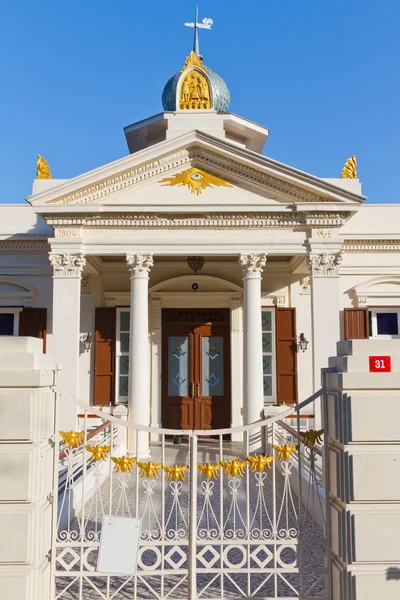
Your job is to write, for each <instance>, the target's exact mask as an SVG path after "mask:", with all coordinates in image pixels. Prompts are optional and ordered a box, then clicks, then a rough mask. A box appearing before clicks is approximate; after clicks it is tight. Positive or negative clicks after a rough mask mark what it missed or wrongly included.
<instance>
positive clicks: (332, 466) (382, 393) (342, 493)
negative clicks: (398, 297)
mask: <svg viewBox="0 0 400 600" xmlns="http://www.w3.org/2000/svg"><path fill="white" fill-rule="evenodd" d="M337 349H338V356H337V357H335V358H332V359H331V360H330V361H329V362H330V367H332V368H334V369H335V372H331V373H327V374H326V386H327V397H326V407H325V410H326V418H325V425H326V431H325V434H326V435H327V436H328V439H327V442H328V457H329V477H327V478H326V480H327V481H328V482H329V486H330V490H329V510H328V515H329V519H328V525H329V526H330V531H331V547H330V558H331V560H330V563H331V574H332V578H331V582H332V595H331V596H329V597H331V598H332V600H376V599H377V598H384V599H385V600H398V598H400V428H399V423H400V402H399V398H400V340H352V341H345V342H343V341H342V342H339V343H338V346H337ZM370 356H390V358H391V364H392V367H391V368H392V371H391V372H388V373H384V372H377V373H372V372H370V370H369V369H370V368H369V357H370Z"/></svg>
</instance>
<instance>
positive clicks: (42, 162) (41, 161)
mask: <svg viewBox="0 0 400 600" xmlns="http://www.w3.org/2000/svg"><path fill="white" fill-rule="evenodd" d="M35 177H36V179H52V176H51V172H50V167H49V163H48V162H47V160H46V159H45V158H43V156H40V154H38V155H37V161H36V175H35Z"/></svg>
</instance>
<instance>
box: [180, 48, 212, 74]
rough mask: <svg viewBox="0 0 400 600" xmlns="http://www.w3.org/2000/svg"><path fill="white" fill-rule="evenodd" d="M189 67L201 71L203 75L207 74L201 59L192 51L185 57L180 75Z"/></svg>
mask: <svg viewBox="0 0 400 600" xmlns="http://www.w3.org/2000/svg"><path fill="white" fill-rule="evenodd" d="M189 67H197V68H198V69H201V70H202V71H204V72H205V73H206V72H207V68H206V67H205V66H204V65H203V59H202V57H201V56H199V55H198V54H196V52H194V51H193V50H192V51H191V53H190V54H188V55H187V57H186V60H185V64H184V65H183V67H182V69H181V73H183V71H186V69H188V68H189Z"/></svg>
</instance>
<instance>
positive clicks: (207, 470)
mask: <svg viewBox="0 0 400 600" xmlns="http://www.w3.org/2000/svg"><path fill="white" fill-rule="evenodd" d="M197 468H198V469H199V473H200V474H201V475H204V477H205V478H206V479H218V475H219V473H218V471H219V469H220V468H221V465H212V464H211V463H204V464H202V465H197Z"/></svg>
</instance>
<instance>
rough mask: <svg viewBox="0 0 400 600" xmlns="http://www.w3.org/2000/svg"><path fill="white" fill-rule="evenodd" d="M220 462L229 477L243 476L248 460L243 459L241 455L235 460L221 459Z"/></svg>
mask: <svg viewBox="0 0 400 600" xmlns="http://www.w3.org/2000/svg"><path fill="white" fill-rule="evenodd" d="M219 464H220V465H222V466H223V467H224V469H225V475H226V476H227V477H229V476H231V477H243V476H244V468H245V466H246V465H247V461H245V460H243V461H241V460H240V458H239V456H238V457H237V458H235V460H220V461H219Z"/></svg>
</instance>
